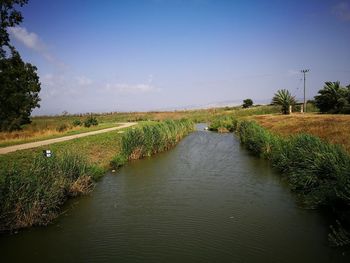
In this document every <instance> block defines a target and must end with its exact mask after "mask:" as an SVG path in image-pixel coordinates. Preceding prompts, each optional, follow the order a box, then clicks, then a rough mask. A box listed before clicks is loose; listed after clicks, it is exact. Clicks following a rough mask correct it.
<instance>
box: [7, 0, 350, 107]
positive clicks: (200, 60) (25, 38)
mask: <svg viewBox="0 0 350 263" xmlns="http://www.w3.org/2000/svg"><path fill="white" fill-rule="evenodd" d="M21 10H22V13H23V15H24V22H23V23H22V24H21V25H20V26H19V27H16V28H11V29H10V30H9V31H10V35H11V39H12V41H13V43H14V45H15V46H16V47H17V49H18V50H19V51H20V53H21V55H22V57H23V59H24V60H25V61H28V62H30V63H33V64H35V65H36V66H37V67H38V72H39V75H40V81H41V83H42V91H41V93H40V96H41V98H42V101H41V108H40V109H36V110H35V111H34V114H59V113H61V112H62V111H68V112H70V113H77V112H91V111H93V112H96V111H97V112H104V111H140V110H155V109H171V108H177V107H179V108H186V107H189V106H192V105H198V106H200V105H208V104H212V103H214V104H215V103H218V102H225V101H232V102H240V101H241V100H243V99H245V98H252V99H253V100H254V101H256V102H269V101H270V100H271V98H272V96H273V94H274V92H276V91H277V90H278V89H282V88H286V89H289V90H290V91H291V92H292V94H293V95H295V96H296V97H297V98H301V97H302V94H303V91H302V90H303V83H302V80H301V78H302V75H301V73H300V70H301V69H304V68H309V69H310V73H309V74H308V76H307V97H309V98H312V97H313V96H314V95H316V93H317V91H318V90H319V89H320V88H322V86H323V83H324V82H325V81H337V80H339V81H341V83H342V84H344V85H348V84H350V48H349V47H350V1H348V0H347V1H342V0H340V1H338V0H328V1H322V0H304V1H298V0H294V1H262V0H255V1H253V0H251V1H234V0H232V1H220V0H187V1H185V0H149V1H142V0H125V1H122V0H115V1H112V0H110V1H107V0H104V1H97V0H95V1H92V0H84V1H83V0H81V1H73V0H69V1H68V0H60V1H53V0H29V3H28V5H26V6H25V7H23V8H22V9H21Z"/></svg>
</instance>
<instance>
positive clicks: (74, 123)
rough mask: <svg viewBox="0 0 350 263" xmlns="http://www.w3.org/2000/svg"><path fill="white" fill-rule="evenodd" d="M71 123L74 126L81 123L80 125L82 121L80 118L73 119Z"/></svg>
mask: <svg viewBox="0 0 350 263" xmlns="http://www.w3.org/2000/svg"><path fill="white" fill-rule="evenodd" d="M72 124H73V126H74V127H76V126H81V125H82V122H81V120H74V121H73V122H72Z"/></svg>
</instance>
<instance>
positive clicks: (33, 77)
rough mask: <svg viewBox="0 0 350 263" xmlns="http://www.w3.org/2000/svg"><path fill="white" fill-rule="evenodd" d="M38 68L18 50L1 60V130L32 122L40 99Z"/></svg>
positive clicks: (13, 128)
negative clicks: (24, 60)
mask: <svg viewBox="0 0 350 263" xmlns="http://www.w3.org/2000/svg"><path fill="white" fill-rule="evenodd" d="M36 70H37V68H36V67H35V66H33V65H31V64H29V63H24V62H23V61H22V59H21V57H20V55H19V54H18V52H16V51H13V53H12V56H11V57H9V58H6V59H1V60H0V83H1V89H0V130H2V131H4V130H16V129H20V127H21V125H23V124H26V123H30V119H29V116H30V113H31V111H32V109H33V108H35V107H39V101H40V98H39V91H40V82H39V77H38V75H37V74H36Z"/></svg>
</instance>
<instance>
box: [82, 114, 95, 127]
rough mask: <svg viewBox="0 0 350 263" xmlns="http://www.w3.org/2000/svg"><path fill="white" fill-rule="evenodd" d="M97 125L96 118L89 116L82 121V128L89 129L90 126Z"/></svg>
mask: <svg viewBox="0 0 350 263" xmlns="http://www.w3.org/2000/svg"><path fill="white" fill-rule="evenodd" d="M96 125H98V121H97V119H96V117H93V116H89V117H88V118H87V119H86V120H85V121H84V126H85V127H87V128H89V127H90V126H96Z"/></svg>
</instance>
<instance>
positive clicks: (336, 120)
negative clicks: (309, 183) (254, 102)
mask: <svg viewBox="0 0 350 263" xmlns="http://www.w3.org/2000/svg"><path fill="white" fill-rule="evenodd" d="M249 118H251V119H254V120H255V121H257V122H258V123H259V124H260V125H261V126H263V127H264V128H266V129H268V130H270V131H272V132H274V133H277V134H280V135H282V136H290V135H295V134H302V133H307V134H311V135H314V136H317V137H319V138H321V139H323V140H325V141H327V142H329V143H332V144H339V145H342V146H343V147H344V148H345V150H346V151H347V152H348V153H350V132H349V131H350V115H338V114H337V115H329V114H292V115H278V114H274V115H260V116H252V117H249Z"/></svg>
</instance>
